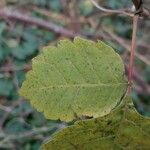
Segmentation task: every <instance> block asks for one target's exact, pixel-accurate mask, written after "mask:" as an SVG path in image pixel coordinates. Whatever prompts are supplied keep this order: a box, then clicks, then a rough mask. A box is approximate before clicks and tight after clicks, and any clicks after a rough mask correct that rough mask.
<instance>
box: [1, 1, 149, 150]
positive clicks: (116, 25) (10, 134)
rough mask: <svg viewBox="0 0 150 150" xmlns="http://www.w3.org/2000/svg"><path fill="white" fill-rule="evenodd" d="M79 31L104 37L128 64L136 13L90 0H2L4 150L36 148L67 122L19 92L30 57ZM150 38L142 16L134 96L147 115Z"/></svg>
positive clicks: (122, 3) (129, 4)
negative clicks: (48, 114) (47, 115)
mask: <svg viewBox="0 0 150 150" xmlns="http://www.w3.org/2000/svg"><path fill="white" fill-rule="evenodd" d="M99 3H100V4H101V5H103V6H106V7H108V8H113V9H118V8H125V7H128V8H131V7H132V1H131V0H127V1H124V0H99ZM145 5H146V6H147V7H149V6H150V1H148V0H147V1H145ZM8 12H9V13H10V12H11V13H10V14H9V13H8ZM18 14H19V15H20V16H19V17H20V18H19V17H18ZM10 16H11V17H10ZM26 16H28V17H29V18H27V19H26ZM33 18H34V19H38V21H39V19H40V21H41V20H42V21H41V22H42V25H39V24H36V23H33ZM25 19H26V20H25ZM36 21H37V20H36ZM33 24H34V25H33ZM47 24H50V27H47V26H46V25H47ZM72 31H73V32H72ZM76 34H79V35H83V36H84V37H86V38H89V39H92V40H97V39H101V40H103V41H105V42H106V43H108V44H109V45H111V46H112V47H113V48H114V49H115V50H116V51H117V52H118V53H119V54H120V55H121V57H122V59H123V61H124V63H125V64H126V65H128V63H129V50H130V41H131V34H132V20H131V18H129V17H127V16H121V15H120V16H114V15H112V14H107V13H103V12H101V11H99V10H98V9H97V8H95V7H94V6H93V5H92V3H90V1H89V0H26V1H24V0H0V150H1V149H2V150H3V149H4V150H5V149H11V150H37V149H39V147H40V145H41V142H43V141H44V140H46V139H47V138H48V137H49V136H50V135H51V134H52V133H54V132H55V131H56V130H60V129H61V128H63V127H65V126H66V124H65V123H63V122H60V121H52V120H46V119H45V118H44V116H43V114H41V113H38V112H37V111H36V110H35V109H34V108H32V107H31V106H30V104H29V103H28V101H26V100H24V99H23V98H22V97H20V96H19V94H18V90H19V88H20V86H21V84H22V82H23V81H24V80H25V74H26V72H27V71H29V70H30V69H31V59H32V58H33V57H35V56H36V55H37V54H38V53H40V50H41V48H42V47H43V46H47V45H49V44H51V45H54V44H55V43H56V42H57V41H58V40H60V39H63V38H66V37H68V38H73V37H74V36H75V35H76ZM149 40H150V20H148V19H142V20H140V21H139V30H138V34H137V50H136V58H135V70H134V87H133V92H132V97H133V100H134V103H135V106H136V108H137V110H138V111H139V112H140V113H141V114H143V115H145V116H150V45H149V42H150V41H149Z"/></svg>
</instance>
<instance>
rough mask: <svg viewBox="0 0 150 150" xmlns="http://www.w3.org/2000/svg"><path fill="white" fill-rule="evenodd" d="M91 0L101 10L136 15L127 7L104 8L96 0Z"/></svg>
mask: <svg viewBox="0 0 150 150" xmlns="http://www.w3.org/2000/svg"><path fill="white" fill-rule="evenodd" d="M91 2H92V3H93V5H94V6H95V7H97V8H98V9H99V10H101V11H103V12H106V13H112V14H116V15H118V14H119V15H121V14H123V15H126V16H130V17H133V16H134V13H133V12H132V11H129V10H127V9H119V10H112V9H107V8H104V7H102V6H100V5H99V4H98V3H97V2H96V1H95V0H91Z"/></svg>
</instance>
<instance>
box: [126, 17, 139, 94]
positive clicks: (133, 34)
mask: <svg viewBox="0 0 150 150" xmlns="http://www.w3.org/2000/svg"><path fill="white" fill-rule="evenodd" d="M138 18H139V16H138V15H135V16H134V17H133V31H132V43H131V52H130V63H129V72H128V82H129V88H128V92H129V93H131V88H132V78H133V67H134V53H135V48H136V33H137V24H138Z"/></svg>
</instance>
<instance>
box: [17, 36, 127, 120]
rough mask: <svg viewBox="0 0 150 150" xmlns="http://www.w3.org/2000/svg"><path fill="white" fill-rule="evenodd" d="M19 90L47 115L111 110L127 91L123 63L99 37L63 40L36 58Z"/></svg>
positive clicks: (70, 116) (67, 116)
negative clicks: (91, 39) (93, 40)
mask: <svg viewBox="0 0 150 150" xmlns="http://www.w3.org/2000/svg"><path fill="white" fill-rule="evenodd" d="M32 67H33V70H32V71H30V72H29V73H28V74H27V76H26V81H25V82H24V83H23V85H22V88H21V90H20V94H21V95H22V96H24V97H26V98H27V99H29V100H30V102H31V104H32V105H33V106H34V107H35V108H36V109H37V110H38V111H40V112H44V114H45V116H46V118H48V119H55V120H56V119H60V120H65V121H71V120H72V119H74V118H76V117H82V116H93V117H99V116H103V115H105V114H108V113H109V112H110V111H111V110H112V109H113V108H114V107H115V106H116V105H117V104H118V102H120V100H121V97H122V96H123V95H124V93H125V92H126V87H127V82H126V80H125V78H124V65H123V63H122V60H121V58H120V57H119V55H118V54H117V53H115V51H114V50H113V49H112V48H111V47H109V46H107V45H106V44H104V43H103V42H101V41H99V42H97V43H94V42H92V41H89V40H85V39H82V38H75V39H74V42H71V41H69V40H62V41H60V42H59V43H58V46H57V47H52V46H49V47H46V48H44V50H43V52H42V54H41V55H39V56H38V57H36V58H34V59H33V62H32Z"/></svg>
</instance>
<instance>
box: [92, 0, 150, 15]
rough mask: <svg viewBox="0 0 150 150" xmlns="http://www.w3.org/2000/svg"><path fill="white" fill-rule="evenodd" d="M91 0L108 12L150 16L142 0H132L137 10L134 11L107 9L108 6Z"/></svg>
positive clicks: (100, 8)
mask: <svg viewBox="0 0 150 150" xmlns="http://www.w3.org/2000/svg"><path fill="white" fill-rule="evenodd" d="M91 2H92V3H93V5H94V6H95V7H97V8H98V9H99V10H101V11H103V12H106V13H112V14H115V15H126V16H130V17H134V15H135V14H138V15H139V16H140V17H147V18H149V17H150V11H149V10H148V9H147V8H145V7H144V6H143V1H142V0H132V2H133V4H134V6H135V9H136V11H132V10H129V9H118V10H113V9H107V8H104V7H102V6H100V5H99V4H98V3H97V2H96V1H95V0H91Z"/></svg>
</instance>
